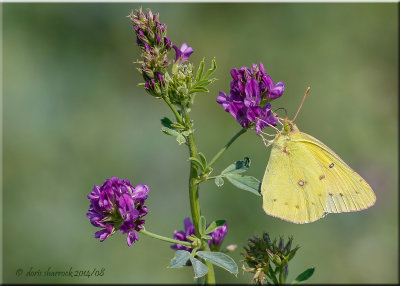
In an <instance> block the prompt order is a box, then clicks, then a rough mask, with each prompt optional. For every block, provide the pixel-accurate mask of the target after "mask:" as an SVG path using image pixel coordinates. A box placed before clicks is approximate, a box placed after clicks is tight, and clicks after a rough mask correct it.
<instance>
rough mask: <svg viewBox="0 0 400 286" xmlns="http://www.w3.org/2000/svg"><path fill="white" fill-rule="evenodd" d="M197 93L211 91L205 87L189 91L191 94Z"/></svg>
mask: <svg viewBox="0 0 400 286" xmlns="http://www.w3.org/2000/svg"><path fill="white" fill-rule="evenodd" d="M196 92H209V90H208V89H207V88H205V87H201V86H200V87H195V88H191V89H190V91H189V94H192V93H196Z"/></svg>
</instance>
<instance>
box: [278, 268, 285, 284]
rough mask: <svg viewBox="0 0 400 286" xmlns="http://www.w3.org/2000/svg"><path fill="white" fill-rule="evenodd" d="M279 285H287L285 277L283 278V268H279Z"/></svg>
mask: <svg viewBox="0 0 400 286" xmlns="http://www.w3.org/2000/svg"><path fill="white" fill-rule="evenodd" d="M279 284H280V285H283V284H285V277H284V276H283V268H282V267H281V268H279Z"/></svg>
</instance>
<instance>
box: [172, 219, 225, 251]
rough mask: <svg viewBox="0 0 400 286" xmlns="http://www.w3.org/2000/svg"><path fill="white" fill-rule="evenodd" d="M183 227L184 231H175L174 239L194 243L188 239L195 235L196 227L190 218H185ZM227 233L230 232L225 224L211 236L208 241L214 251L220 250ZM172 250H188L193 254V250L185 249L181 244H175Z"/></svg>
mask: <svg viewBox="0 0 400 286" xmlns="http://www.w3.org/2000/svg"><path fill="white" fill-rule="evenodd" d="M183 225H184V230H175V231H174V239H176V240H180V241H188V242H192V241H191V240H189V239H188V236H190V235H195V231H194V225H193V223H192V221H191V220H190V218H185V220H184V221H183ZM227 232H228V227H227V224H226V223H224V225H222V226H221V227H219V228H217V229H216V230H214V231H213V232H211V233H210V234H209V235H210V236H211V240H209V241H208V245H209V246H210V248H211V249H212V250H218V249H219V247H220V245H221V244H222V242H223V240H224V237H225V235H226V233H227ZM171 248H172V249H174V250H186V251H189V252H192V249H191V248H189V247H185V246H183V245H180V244H173V245H171Z"/></svg>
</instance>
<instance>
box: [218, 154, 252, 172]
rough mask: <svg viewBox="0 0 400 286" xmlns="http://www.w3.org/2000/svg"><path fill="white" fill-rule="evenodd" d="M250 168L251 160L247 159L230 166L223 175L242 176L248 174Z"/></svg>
mask: <svg viewBox="0 0 400 286" xmlns="http://www.w3.org/2000/svg"><path fill="white" fill-rule="evenodd" d="M249 167H250V159H249V158H247V157H245V158H244V159H243V160H240V161H236V162H235V163H233V164H230V165H229V166H228V167H227V168H225V170H223V171H222V172H221V175H226V174H240V173H243V172H246V171H247V170H248V169H249Z"/></svg>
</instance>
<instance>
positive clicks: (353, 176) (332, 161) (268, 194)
mask: <svg viewBox="0 0 400 286" xmlns="http://www.w3.org/2000/svg"><path fill="white" fill-rule="evenodd" d="M309 89H310V88H308V89H307V91H306V94H305V95H304V98H303V101H302V103H301V105H300V107H299V110H298V111H297V113H296V115H295V117H294V119H293V120H288V119H284V122H283V128H282V130H281V131H279V132H278V133H277V134H276V135H275V138H274V139H273V140H272V141H270V144H272V150H271V155H270V159H269V162H268V165H267V168H266V170H265V174H264V178H263V181H262V184H261V195H262V197H263V209H264V211H265V212H266V213H267V214H269V215H271V216H274V217H277V218H280V219H283V220H286V221H289V222H293V223H299V224H301V223H309V222H313V221H316V220H318V219H320V218H322V217H324V216H325V215H326V214H328V213H341V212H354V211H360V210H364V209H366V208H369V207H370V206H372V205H373V204H374V203H375V201H376V196H375V194H374V192H373V191H372V189H371V187H370V186H369V185H368V183H367V182H366V181H365V180H364V179H363V178H362V177H361V176H360V175H359V174H357V173H356V172H355V171H353V169H351V168H350V167H349V166H348V165H347V164H346V163H345V162H344V161H343V160H342V159H341V158H340V157H339V156H338V155H336V154H335V152H333V151H332V150H331V149H330V148H329V147H327V146H326V145H325V144H324V143H322V142H321V141H319V140H317V139H315V138H314V137H312V136H310V135H308V134H306V133H303V132H300V130H299V129H298V128H297V126H296V124H294V121H295V119H296V117H297V114H298V112H299V111H300V108H301V106H302V104H303V102H304V99H305V97H306V95H307V93H308V91H309Z"/></svg>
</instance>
